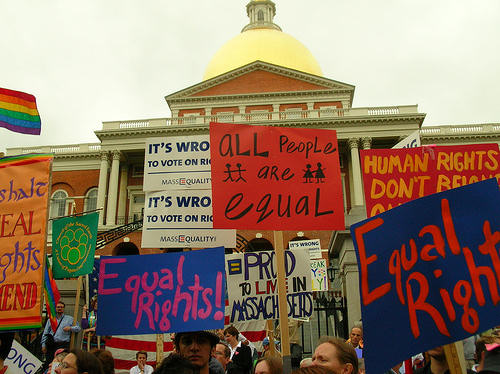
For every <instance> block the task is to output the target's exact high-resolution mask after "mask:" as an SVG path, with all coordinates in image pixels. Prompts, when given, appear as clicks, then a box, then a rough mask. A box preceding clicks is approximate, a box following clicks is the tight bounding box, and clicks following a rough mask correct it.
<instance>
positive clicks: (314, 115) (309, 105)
mask: <svg viewBox="0 0 500 374" xmlns="http://www.w3.org/2000/svg"><path fill="white" fill-rule="evenodd" d="M307 110H308V112H309V113H308V117H309V118H319V109H316V110H314V103H307Z"/></svg>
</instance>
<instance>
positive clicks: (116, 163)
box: [106, 150, 121, 225]
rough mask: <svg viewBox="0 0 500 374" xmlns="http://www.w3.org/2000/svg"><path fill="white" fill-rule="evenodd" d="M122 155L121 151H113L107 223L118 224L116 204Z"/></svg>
mask: <svg viewBox="0 0 500 374" xmlns="http://www.w3.org/2000/svg"><path fill="white" fill-rule="evenodd" d="M120 155H121V152H120V151H118V150H114V151H113V162H112V163H111V173H110V175H109V189H108V209H107V210H106V225H116V204H117V201H118V172H119V169H120Z"/></svg>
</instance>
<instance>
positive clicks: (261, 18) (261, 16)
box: [257, 10, 264, 21]
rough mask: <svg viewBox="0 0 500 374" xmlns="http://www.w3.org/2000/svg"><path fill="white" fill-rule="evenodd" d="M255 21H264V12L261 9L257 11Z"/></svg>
mask: <svg viewBox="0 0 500 374" xmlns="http://www.w3.org/2000/svg"><path fill="white" fill-rule="evenodd" d="M257 21H264V12H263V11H262V10H259V11H258V12H257Z"/></svg>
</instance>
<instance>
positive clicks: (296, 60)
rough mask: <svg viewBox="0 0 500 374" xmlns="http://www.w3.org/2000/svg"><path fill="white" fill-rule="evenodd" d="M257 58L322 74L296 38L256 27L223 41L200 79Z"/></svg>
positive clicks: (313, 59)
mask: <svg viewBox="0 0 500 374" xmlns="http://www.w3.org/2000/svg"><path fill="white" fill-rule="evenodd" d="M254 1H255V0H254ZM257 60H260V61H264V62H269V63H271V64H274V65H279V66H284V67H287V68H290V69H294V70H299V71H303V72H305V73H310V74H314V75H319V76H322V75H323V73H322V71H321V68H320V67H319V64H318V62H317V61H316V59H315V58H314V56H313V55H312V54H311V52H309V50H308V49H307V48H306V47H305V46H304V45H303V44H302V43H301V42H299V41H298V40H297V39H295V38H294V37H292V36H291V35H288V34H286V33H284V32H282V31H279V30H276V29H269V28H262V29H260V28H256V29H250V30H246V31H244V32H242V33H241V34H239V35H237V36H236V37H234V38H233V39H231V40H230V41H228V42H227V43H226V44H225V45H223V46H222V48H220V49H219V50H218V51H217V53H216V54H215V55H214V57H213V58H212V60H211V61H210V62H209V64H208V66H207V68H206V70H205V74H204V76H203V80H207V79H210V78H213V77H215V76H217V75H220V74H223V73H226V72H228V71H230V70H233V69H236V68H238V67H240V66H243V65H246V64H249V63H251V62H253V61H257Z"/></svg>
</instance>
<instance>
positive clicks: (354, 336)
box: [350, 327, 363, 347]
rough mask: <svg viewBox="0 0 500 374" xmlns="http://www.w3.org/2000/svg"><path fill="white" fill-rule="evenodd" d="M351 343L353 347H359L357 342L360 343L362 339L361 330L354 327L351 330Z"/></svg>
mask: <svg viewBox="0 0 500 374" xmlns="http://www.w3.org/2000/svg"><path fill="white" fill-rule="evenodd" d="M350 338H351V343H352V345H353V346H354V347H357V346H358V345H359V342H360V341H361V339H362V338H363V332H362V331H361V329H359V328H357V327H354V328H353V329H352V330H351V336H350Z"/></svg>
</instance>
